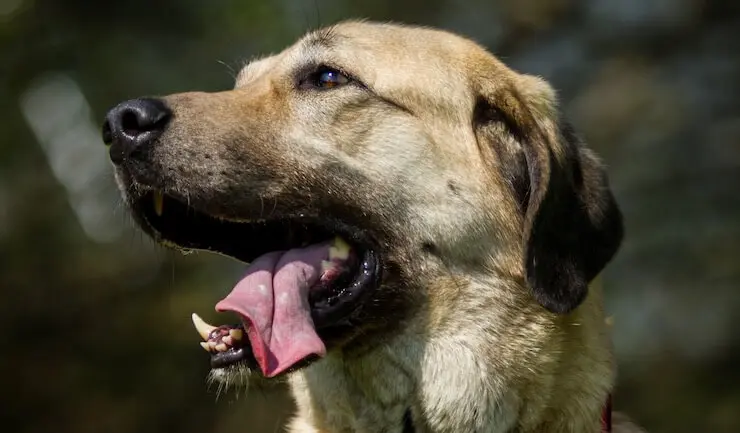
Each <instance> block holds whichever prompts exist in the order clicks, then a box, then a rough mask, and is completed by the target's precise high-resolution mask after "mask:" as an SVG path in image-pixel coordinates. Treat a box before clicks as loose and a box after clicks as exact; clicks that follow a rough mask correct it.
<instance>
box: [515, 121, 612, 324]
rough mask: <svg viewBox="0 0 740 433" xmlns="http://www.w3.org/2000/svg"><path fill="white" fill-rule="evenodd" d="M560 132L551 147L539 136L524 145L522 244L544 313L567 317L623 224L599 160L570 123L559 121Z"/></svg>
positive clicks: (531, 283)
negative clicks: (525, 172)
mask: <svg viewBox="0 0 740 433" xmlns="http://www.w3.org/2000/svg"><path fill="white" fill-rule="evenodd" d="M558 130H559V131H558V134H557V139H558V141H559V142H558V143H554V145H553V144H548V143H546V142H545V143H543V142H542V141H543V140H542V138H545V137H546V136H547V134H542V133H540V134H531V135H530V136H529V137H527V138H525V140H524V141H525V142H524V143H522V147H523V150H524V154H525V158H526V161H527V166H528V177H529V186H530V194H529V200H528V203H527V209H526V214H525V220H524V233H523V241H524V246H525V271H526V276H527V281H528V283H529V286H530V288H531V289H532V291H533V294H534V296H535V297H536V298H537V300H538V301H539V303H540V304H542V306H544V307H545V308H547V309H548V310H550V311H552V312H556V313H567V312H569V311H571V310H573V309H574V308H576V307H577V306H578V305H579V304H580V303H581V302H582V301H583V300H584V298H585V297H586V294H587V292H588V284H589V283H590V282H591V280H593V279H594V277H596V275H598V274H599V272H601V270H602V269H603V268H604V266H606V264H607V263H608V262H609V261H610V260H611V259H612V257H613V256H614V254H615V253H616V252H617V249H618V248H619V245H620V243H621V241H622V236H623V226H622V214H621V212H620V211H619V208H618V207H617V203H616V201H615V199H614V196H613V195H612V192H611V190H610V188H609V183H608V180H607V176H606V171H605V170H604V168H603V166H602V165H601V163H600V162H599V160H598V159H597V158H596V156H595V155H594V154H593V152H591V151H590V150H589V149H587V148H586V147H585V145H584V143H583V142H582V141H581V140H579V139H578V137H576V135H575V134H574V132H573V130H572V128H571V127H570V126H569V125H567V124H566V123H564V122H560V124H559V125H558ZM538 136H539V137H538ZM544 141H548V140H546V139H545V140H544ZM556 151H557V152H559V155H556V154H555V152H556Z"/></svg>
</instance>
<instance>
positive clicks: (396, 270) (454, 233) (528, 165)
mask: <svg viewBox="0 0 740 433" xmlns="http://www.w3.org/2000/svg"><path fill="white" fill-rule="evenodd" d="M104 140H105V141H106V142H107V143H109V144H110V155H111V159H112V160H113V162H114V163H115V166H116V175H117V179H118V181H119V184H120V187H121V191H122V192H123V195H124V196H125V199H126V202H127V203H128V205H129V206H130V208H131V211H132V212H133V215H134V216H135V218H136V220H137V221H138V223H139V224H140V225H141V227H142V228H143V229H144V230H145V231H146V232H147V233H149V234H150V235H152V236H153V237H154V238H155V239H157V240H159V241H161V242H163V243H166V244H168V245H173V246H177V247H180V248H186V249H203V250H211V251H217V252H220V253H222V254H226V255H228V256H232V257H235V258H237V259H239V260H242V261H244V262H252V263H251V265H250V268H249V270H248V271H247V275H246V276H245V278H244V279H243V280H242V281H241V282H240V283H239V284H237V286H236V288H235V289H234V291H233V292H232V294H231V295H229V297H227V298H226V299H225V300H224V301H222V302H221V303H220V304H219V309H220V310H225V311H233V312H236V313H238V315H239V316H241V318H242V319H243V320H244V322H245V323H246V327H245V328H246V331H247V334H248V337H249V338H248V340H249V343H250V344H248V345H244V346H238V347H236V346H234V345H235V340H239V337H240V335H241V334H240V330H238V329H225V328H219V329H215V330H214V329H211V328H208V329H206V330H205V331H204V334H206V335H205V337H206V338H207V339H210V341H209V342H207V343H206V346H208V344H210V347H207V348H208V349H209V350H211V351H212V352H213V353H214V356H213V359H214V361H213V362H214V365H215V366H217V367H221V366H224V365H228V364H232V363H234V362H252V363H254V362H255V361H256V363H257V364H259V367H260V368H261V370H262V372H263V374H264V375H267V376H272V375H276V374H279V373H280V372H282V371H286V370H290V369H292V368H296V367H297V366H300V365H302V364H305V362H307V360H310V359H314V358H315V355H318V356H319V357H320V356H322V355H323V354H324V353H325V351H326V350H332V349H335V348H341V347H347V346H348V345H351V344H360V345H365V344H367V345H372V344H376V343H378V342H380V341H383V339H384V338H389V337H390V336H392V335H393V333H394V332H395V330H398V329H399V328H398V327H399V326H403V324H404V323H408V321H409V320H410V319H415V320H417V321H420V320H421V319H419V317H420V316H421V315H423V314H424V312H425V310H428V307H429V305H432V304H437V305H439V304H441V303H445V302H448V303H454V302H455V300H454V298H455V296H456V294H458V293H457V292H456V290H457V289H456V288H455V286H454V285H449V286H445V287H444V288H440V287H441V286H443V285H444V284H442V283H441V281H450V280H448V279H445V278H447V277H449V276H450V275H465V276H467V277H469V278H476V276H484V275H490V274H492V273H493V274H495V275H496V276H497V278H500V279H507V280H510V281H512V282H515V283H516V284H518V287H521V291H520V292H519V293H517V294H516V295H515V296H516V297H518V299H519V301H521V302H525V303H529V304H532V305H536V304H537V303H538V304H540V305H541V307H544V308H545V309H546V310H549V311H550V312H552V313H553V314H562V313H568V312H569V311H571V310H573V309H574V308H576V307H577V306H578V305H579V304H580V303H581V302H582V301H583V299H584V297H585V295H586V292H587V285H588V283H589V281H590V280H591V279H592V278H594V277H595V276H596V274H597V273H598V272H599V271H600V270H601V269H602V268H603V267H604V266H605V264H606V263H607V262H608V261H609V260H610V259H611V257H612V256H613V255H614V253H615V251H616V250H617V248H618V246H619V243H620V241H621V237H622V225H621V217H620V213H619V210H618V209H617V206H616V204H615V201H614V198H613V196H612V194H611V193H610V191H609V188H608V185H607V180H606V176H605V173H604V170H603V168H602V166H601V165H600V164H599V162H598V161H597V159H596V158H595V157H594V155H593V154H592V153H591V152H590V151H589V150H588V149H586V148H585V147H584V145H583V144H582V143H581V142H580V141H579V140H578V139H577V138H576V136H575V135H574V134H573V131H572V130H571V129H570V128H569V127H568V126H567V125H566V124H565V123H564V122H562V121H561V119H560V117H559V115H558V110H557V106H556V100H555V96H554V92H553V91H552V89H551V88H550V87H549V86H548V85H547V84H546V83H545V82H543V81H542V80H540V79H538V78H535V77H531V76H527V75H521V74H518V73H516V72H514V71H512V70H510V69H508V68H507V67H506V66H504V65H503V64H502V63H501V62H499V61H498V60H497V59H496V58H495V57H493V56H492V55H491V54H489V53H488V52H487V51H485V50H484V49H483V48H481V47H480V46H478V45H476V44H475V43H473V42H471V41H469V40H466V39H463V38H460V37H458V36H454V35H451V34H449V33H446V32H441V31H436V30H429V29H419V28H410V27H404V26H397V25H389V24H372V23H366V22H348V23H343V24H340V25H336V26H333V27H330V28H327V29H323V30H319V31H315V32H312V33H310V34H308V35H307V36H305V37H303V38H302V39H300V40H299V41H298V42H297V43H296V44H294V45H293V46H291V47H289V48H287V49H286V50H285V51H283V52H281V53H279V54H277V55H273V56H270V57H266V58H262V59H259V60H255V61H252V62H250V63H249V64H248V65H246V66H245V67H244V69H243V70H242V71H241V72H240V74H239V76H238V77H237V80H236V86H235V88H234V89H233V90H229V91H225V92H221V93H211V94H208V93H184V94H177V95H171V96H167V97H163V98H149V99H137V100H132V101H127V102H124V103H123V104H121V105H119V106H117V107H116V108H114V109H113V110H111V111H110V112H109V114H108V115H107V118H106V123H105V125H104ZM345 242H346V244H345ZM461 278H462V277H461ZM494 290H495V289H494V288H492V289H491V291H492V293H487V294H485V295H483V294H481V299H486V297H495V296H496V295H497V294H496V293H495V291H494ZM541 307H538V308H541ZM201 329H205V325H203V324H201ZM227 334H228V335H227ZM224 337H226V340H224ZM232 337H233V338H232ZM245 340H246V339H245ZM222 343H223V345H222ZM231 346H234V347H231ZM250 349H251V350H250ZM249 352H253V354H252V355H253V357H254V358H255V359H251V358H252V356H250V353H249ZM245 360H251V361H245Z"/></svg>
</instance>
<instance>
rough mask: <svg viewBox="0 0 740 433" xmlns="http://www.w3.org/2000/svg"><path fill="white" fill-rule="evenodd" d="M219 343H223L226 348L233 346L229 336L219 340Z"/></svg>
mask: <svg viewBox="0 0 740 433" xmlns="http://www.w3.org/2000/svg"><path fill="white" fill-rule="evenodd" d="M221 341H223V342H224V344H225V345H227V346H233V345H234V341H233V339H232V338H231V336H230V335H227V336H225V337H224V338H222V339H221Z"/></svg>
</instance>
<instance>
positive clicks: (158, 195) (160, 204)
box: [154, 191, 164, 217]
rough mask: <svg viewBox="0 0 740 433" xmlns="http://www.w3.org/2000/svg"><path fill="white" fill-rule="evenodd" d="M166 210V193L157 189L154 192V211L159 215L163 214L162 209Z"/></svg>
mask: <svg viewBox="0 0 740 433" xmlns="http://www.w3.org/2000/svg"><path fill="white" fill-rule="evenodd" d="M163 210H164V195H163V194H162V191H155V192H154V213H156V214H157V216H160V217H161V216H162V211H163Z"/></svg>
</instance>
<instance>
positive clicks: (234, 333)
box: [229, 329, 244, 341]
mask: <svg viewBox="0 0 740 433" xmlns="http://www.w3.org/2000/svg"><path fill="white" fill-rule="evenodd" d="M243 336H244V335H243V334H242V330H241V329H229V337H231V338H232V339H233V340H236V341H239V340H241V339H242V337H243Z"/></svg>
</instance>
